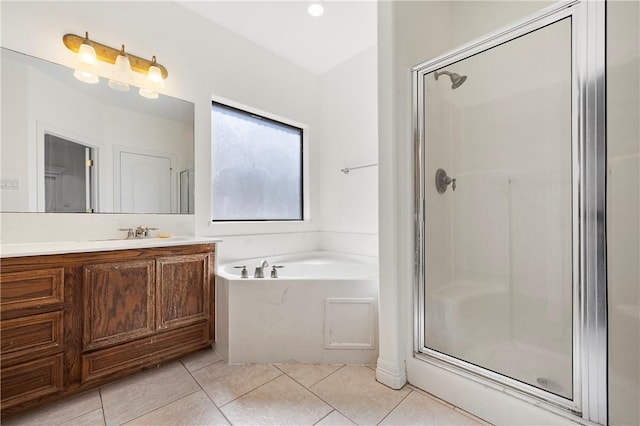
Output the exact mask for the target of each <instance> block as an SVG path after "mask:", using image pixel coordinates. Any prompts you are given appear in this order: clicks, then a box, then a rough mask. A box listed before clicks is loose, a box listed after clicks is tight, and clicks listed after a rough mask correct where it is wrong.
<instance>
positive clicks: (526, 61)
mask: <svg viewBox="0 0 640 426" xmlns="http://www.w3.org/2000/svg"><path fill="white" fill-rule="evenodd" d="M420 78H422V81H421V86H420V87H421V92H422V103H423V108H422V112H421V115H422V117H420V118H419V120H422V123H423V124H422V132H423V133H424V134H423V135H422V139H423V141H424V145H423V149H424V164H423V165H422V167H423V168H424V176H423V177H422V179H423V182H422V185H423V188H424V194H423V196H424V239H423V242H422V243H421V244H422V250H423V256H424V288H423V293H422V296H421V297H423V300H422V301H421V306H422V309H423V314H422V320H423V321H424V324H422V327H421V330H422V332H423V333H424V336H423V342H424V346H425V347H426V348H428V349H429V350H431V351H434V352H436V353H439V354H442V355H444V356H445V357H450V359H451V360H452V361H453V362H456V361H458V360H459V361H463V362H464V363H468V364H471V365H474V366H477V367H481V368H483V369H486V370H488V371H489V372H493V373H495V374H498V375H501V376H506V377H508V378H510V379H513V380H515V381H518V382H520V383H523V384H526V385H530V386H533V387H535V388H538V389H541V390H544V391H547V392H550V393H552V394H555V395H557V396H559V397H561V398H566V399H568V400H572V399H574V389H573V387H574V378H573V361H572V360H573V339H574V337H573V332H572V330H573V300H574V295H573V291H572V289H573V279H574V261H573V256H572V252H573V250H574V246H573V233H574V229H573V226H574V225H573V223H574V222H573V221H572V206H573V202H574V201H573V192H572V182H573V180H572V158H573V157H572V152H573V151H572V146H573V142H572V111H571V109H572V40H571V18H570V17H568V18H565V19H563V20H560V21H557V22H555V23H553V24H550V25H547V26H545V27H543V28H540V29H538V30H535V31H532V32H529V33H527V34H525V35H522V36H520V37H518V38H516V39H513V40H510V41H508V42H505V43H502V44H499V45H497V46H495V47H493V48H491V49H488V50H485V51H482V52H480V53H477V54H475V55H473V56H471V57H468V58H466V59H463V60H460V61H458V62H455V63H451V64H449V65H447V66H445V67H441V68H439V69H436V70H433V71H431V72H429V73H426V74H423V75H421V76H420Z"/></svg>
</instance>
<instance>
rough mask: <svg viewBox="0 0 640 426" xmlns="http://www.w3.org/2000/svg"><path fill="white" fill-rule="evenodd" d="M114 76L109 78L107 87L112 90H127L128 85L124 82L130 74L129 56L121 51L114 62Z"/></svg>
mask: <svg viewBox="0 0 640 426" xmlns="http://www.w3.org/2000/svg"><path fill="white" fill-rule="evenodd" d="M115 69H116V71H115V78H112V79H111V80H109V87H111V88H112V89H114V90H119V91H121V92H126V91H127V90H129V85H128V84H127V83H126V81H128V80H129V79H130V76H131V63H130V62H129V57H128V56H126V55H123V54H122V53H121V54H119V55H118V56H117V57H116V63H115Z"/></svg>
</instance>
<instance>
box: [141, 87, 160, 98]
mask: <svg viewBox="0 0 640 426" xmlns="http://www.w3.org/2000/svg"><path fill="white" fill-rule="evenodd" d="M138 93H139V94H140V96H142V97H143V98H147V99H158V92H154V91H153V90H150V89H145V88H144V87H141V88H140V90H139V91H138Z"/></svg>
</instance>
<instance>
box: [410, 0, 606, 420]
mask: <svg viewBox="0 0 640 426" xmlns="http://www.w3.org/2000/svg"><path fill="white" fill-rule="evenodd" d="M566 18H571V55H572V58H571V63H572V66H571V68H572V71H571V72H572V76H571V86H572V90H571V93H572V94H571V102H572V111H571V136H572V137H571V139H572V142H571V144H572V146H571V164H572V186H571V187H572V213H571V217H572V240H573V242H572V248H573V250H572V253H573V255H572V270H573V274H572V276H573V278H572V279H573V284H572V285H573V327H572V330H573V348H572V349H573V375H572V377H573V399H567V398H563V397H561V396H558V395H555V394H553V393H550V392H547V391H544V390H542V389H539V388H536V387H534V386H531V385H528V384H525V383H523V382H520V381H517V380H515V379H512V378H509V377H506V376H504V375H501V374H498V373H495V372H492V371H489V370H487V369H485V368H482V367H479V366H476V365H473V364H470V363H468V362H465V361H461V360H459V359H456V358H454V357H451V356H448V355H445V354H442V353H439V352H437V351H434V350H432V349H429V348H427V347H426V346H425V334H424V324H425V314H424V312H425V311H424V308H425V304H424V301H425V299H424V297H425V265H424V263H425V262H424V228H425V226H424V224H425V182H426V179H425V170H424V156H425V152H424V150H425V148H424V146H425V140H424V138H425V134H424V128H425V125H424V111H423V107H424V103H423V101H424V90H423V89H424V86H423V84H424V83H423V80H424V76H425V75H426V74H428V73H430V72H432V71H435V70H437V69H440V68H442V67H445V66H448V65H451V64H453V63H455V62H458V61H461V60H463V59H466V58H468V57H470V56H472V55H475V54H479V53H481V52H484V51H486V50H488V49H491V48H492V47H495V46H498V45H499V44H502V43H505V42H508V41H511V40H513V39H515V38H517V37H520V36H523V35H525V34H528V33H530V32H532V31H536V30H538V29H541V28H543V27H544V26H547V25H550V24H553V23H555V22H558V21H560V20H562V19H566ZM413 86H414V87H413V107H414V108H413V117H412V119H413V129H414V133H413V139H414V141H413V144H414V157H413V168H414V218H415V223H414V229H415V240H414V241H415V247H414V250H415V253H414V255H415V270H414V312H415V314H414V356H415V357H416V358H419V359H421V360H423V361H425V362H428V363H431V364H433V365H436V366H438V367H441V368H444V369H446V370H449V371H451V372H454V373H456V374H459V375H462V376H464V377H467V378H469V379H472V380H475V381H477V382H480V383H481V384H483V385H485V386H487V387H490V388H493V389H497V390H500V391H503V392H505V393H507V394H510V395H512V396H514V397H516V398H519V399H521V400H525V401H527V402H530V403H531V404H534V405H537V406H540V407H542V408H545V409H547V410H550V411H552V412H555V413H557V414H559V415H562V416H565V417H567V418H570V419H571V420H574V421H583V422H595V423H599V424H607V421H608V418H607V416H608V414H607V288H606V286H607V276H606V226H605V224H606V140H605V135H606V133H605V108H606V98H605V95H606V92H605V4H604V0H594V1H592V0H573V1H566V2H562V3H559V4H555V5H552V6H550V7H548V8H545V9H543V10H541V11H540V12H538V13H536V14H534V15H531V16H529V17H527V18H525V19H522V20H520V21H518V22H516V23H514V24H512V25H510V26H508V27H505V28H503V29H501V30H498V31H496V32H493V33H491V34H489V35H487V36H486V37H483V38H480V39H477V40H474V41H472V42H470V43H468V44H466V45H464V46H462V47H460V48H458V49H455V50H453V51H451V52H448V53H446V54H444V55H442V56H440V57H437V58H435V59H432V60H429V61H427V62H424V63H422V64H419V65H416V66H415V67H414V68H413ZM427 180H428V181H429V182H431V180H430V179H427Z"/></svg>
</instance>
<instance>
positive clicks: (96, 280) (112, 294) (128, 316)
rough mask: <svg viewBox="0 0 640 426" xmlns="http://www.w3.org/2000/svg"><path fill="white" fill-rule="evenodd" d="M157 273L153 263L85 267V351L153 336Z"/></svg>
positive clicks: (119, 263) (118, 263)
mask: <svg viewBox="0 0 640 426" xmlns="http://www.w3.org/2000/svg"><path fill="white" fill-rule="evenodd" d="M154 269H155V262H154V261H153V260H152V259H150V260H138V261H123V262H114V263H103V264H95V265H87V266H85V267H84V284H83V285H84V296H83V297H84V310H85V312H84V333H83V343H84V345H83V346H84V350H88V349H96V348H101V347H105V346H109V345H112V344H116V343H120V342H124V341H128V340H133V339H136V338H139V337H143V336H146V335H148V334H151V333H153V332H154V306H155V303H154V301H155V298H154V294H155V288H154V282H155V280H154Z"/></svg>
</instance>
